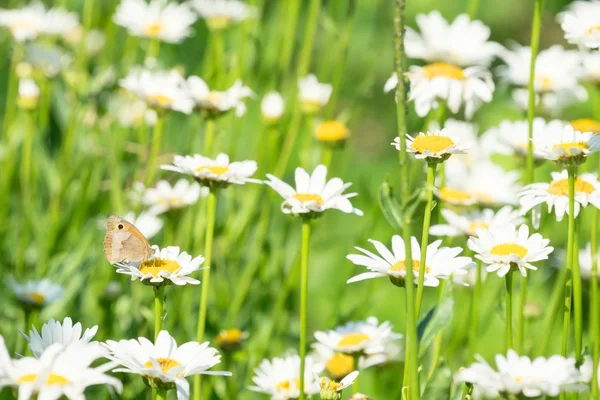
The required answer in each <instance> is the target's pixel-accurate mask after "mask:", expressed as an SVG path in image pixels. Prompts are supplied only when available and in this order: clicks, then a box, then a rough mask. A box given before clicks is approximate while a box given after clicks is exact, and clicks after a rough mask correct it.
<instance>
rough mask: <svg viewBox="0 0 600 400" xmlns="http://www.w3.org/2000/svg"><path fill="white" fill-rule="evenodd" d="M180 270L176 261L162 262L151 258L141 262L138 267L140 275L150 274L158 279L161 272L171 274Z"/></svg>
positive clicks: (160, 259) (159, 259)
mask: <svg viewBox="0 0 600 400" xmlns="http://www.w3.org/2000/svg"><path fill="white" fill-rule="evenodd" d="M180 269H181V266H180V265H179V263H178V262H177V261H173V260H163V259H162V258H152V259H150V260H146V261H144V262H142V264H141V265H140V272H141V273H142V274H150V275H152V276H154V277H155V278H158V276H159V274H160V272H161V271H166V272H168V273H169V274H173V273H175V272H177V271H179V270H180Z"/></svg>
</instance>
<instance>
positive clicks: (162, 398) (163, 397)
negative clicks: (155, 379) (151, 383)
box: [156, 390, 169, 400]
mask: <svg viewBox="0 0 600 400" xmlns="http://www.w3.org/2000/svg"><path fill="white" fill-rule="evenodd" d="M168 393H169V391H168V390H157V391H156V400H167V395H168Z"/></svg>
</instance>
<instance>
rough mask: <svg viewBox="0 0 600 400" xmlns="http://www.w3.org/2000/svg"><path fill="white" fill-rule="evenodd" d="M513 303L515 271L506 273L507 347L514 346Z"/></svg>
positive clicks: (508, 348)
mask: <svg viewBox="0 0 600 400" xmlns="http://www.w3.org/2000/svg"><path fill="white" fill-rule="evenodd" d="M512 303H513V271H512V270H511V271H508V274H506V349H507V350H510V349H512V348H513V329H512V315H513V314H512Z"/></svg>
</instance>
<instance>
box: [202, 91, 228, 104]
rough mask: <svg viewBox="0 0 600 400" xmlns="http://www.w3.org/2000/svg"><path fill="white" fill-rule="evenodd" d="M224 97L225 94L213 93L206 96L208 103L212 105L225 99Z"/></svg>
mask: <svg viewBox="0 0 600 400" xmlns="http://www.w3.org/2000/svg"><path fill="white" fill-rule="evenodd" d="M223 96H225V93H223V92H215V91H213V92H210V93H208V95H207V96H206V101H207V102H209V103H211V104H217V103H219V102H220V101H221V100H222V99H223Z"/></svg>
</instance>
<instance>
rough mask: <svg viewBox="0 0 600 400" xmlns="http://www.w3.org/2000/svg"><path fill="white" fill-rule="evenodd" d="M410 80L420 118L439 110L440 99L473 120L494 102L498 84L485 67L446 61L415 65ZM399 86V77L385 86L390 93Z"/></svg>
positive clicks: (454, 111)
mask: <svg viewBox="0 0 600 400" xmlns="http://www.w3.org/2000/svg"><path fill="white" fill-rule="evenodd" d="M407 76H408V79H409V80H410V91H409V98H408V100H409V101H414V102H415V110H416V112H417V114H418V115H419V116H420V117H425V116H426V115H427V114H429V112H430V110H431V109H432V108H436V107H437V105H438V103H437V102H438V100H443V101H445V102H446V104H447V105H448V109H449V110H450V111H451V112H452V113H454V114H456V113H458V112H459V111H460V108H461V107H462V106H464V109H465V117H466V118H467V119H471V117H472V116H473V114H474V113H475V111H476V110H477V109H478V108H479V107H480V106H481V103H489V102H490V101H492V95H493V93H494V89H495V86H494V81H492V74H491V73H490V72H489V71H488V70H487V69H485V68H484V67H479V66H475V67H468V68H465V69H463V68H460V67H457V66H455V65H451V64H447V63H445V62H436V63H434V64H429V65H425V66H423V67H418V66H414V65H413V66H411V67H410V70H409V72H408V73H407ZM397 84H398V77H397V75H396V74H394V75H392V77H391V78H390V79H388V81H387V82H386V84H385V87H384V90H385V91H386V92H388V91H390V90H392V89H393V88H395V87H396V85H397Z"/></svg>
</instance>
